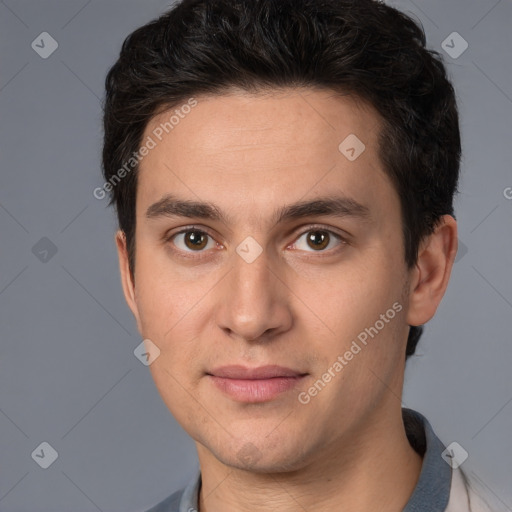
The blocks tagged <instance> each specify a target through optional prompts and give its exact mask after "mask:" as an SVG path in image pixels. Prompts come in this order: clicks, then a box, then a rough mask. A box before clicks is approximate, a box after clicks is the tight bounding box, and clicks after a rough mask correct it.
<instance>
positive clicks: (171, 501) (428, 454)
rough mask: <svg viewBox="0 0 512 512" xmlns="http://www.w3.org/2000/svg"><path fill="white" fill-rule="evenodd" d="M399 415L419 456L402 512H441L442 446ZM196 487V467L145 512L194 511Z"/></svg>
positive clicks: (444, 500)
mask: <svg viewBox="0 0 512 512" xmlns="http://www.w3.org/2000/svg"><path fill="white" fill-rule="evenodd" d="M402 417H403V420H404V425H405V430H406V433H407V438H408V440H409V443H410V444H411V446H412V447H413V448H414V449H415V450H416V452H418V453H419V454H420V455H421V456H422V457H423V465H422V467H421V473H420V477H419V480H418V483H417V485H416V488H415V489H414V492H413V493H412V495H411V497H410V499H409V501H408V502H407V505H406V506H405V508H404V509H403V512H443V511H445V510H446V507H447V505H448V499H449V497H450V486H451V480H452V469H451V467H450V466H449V465H448V464H447V463H446V462H445V461H444V460H443V458H442V457H441V453H442V452H443V450H444V449H445V446H444V445H443V443H442V442H441V441H440V439H439V438H438V437H437V436H436V434H435V433H434V431H433V429H432V427H431V425H430V423H429V422H428V421H427V419H426V418H425V417H424V416H423V415H421V414H420V413H419V412H416V411H413V410H412V409H406V408H403V409H402ZM200 487H201V472H200V470H198V471H197V472H196V475H195V476H194V478H193V479H192V480H191V481H190V482H189V483H188V485H187V486H186V487H185V488H184V489H182V490H181V491H177V492H175V493H174V494H173V495H171V496H169V498H167V499H166V500H165V501H163V502H161V503H160V504H159V505H157V506H156V507H154V508H152V509H150V510H149V511H148V512H197V510H198V497H199V489H200Z"/></svg>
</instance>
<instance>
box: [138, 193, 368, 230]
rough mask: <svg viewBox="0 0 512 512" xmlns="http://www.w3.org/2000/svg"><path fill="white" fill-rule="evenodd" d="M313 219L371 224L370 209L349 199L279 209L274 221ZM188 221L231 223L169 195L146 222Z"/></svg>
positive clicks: (213, 210) (207, 207)
mask: <svg viewBox="0 0 512 512" xmlns="http://www.w3.org/2000/svg"><path fill="white" fill-rule="evenodd" d="M311 216H332V217H339V218H343V217H354V218H358V219H361V220H365V221H369V220H370V219H371V215H370V209H369V208H368V207H367V206H364V205H362V204H360V203H358V202H357V201H356V200H354V199H351V198H349V197H338V196H336V197H331V196H328V197H320V198H317V199H313V200H310V201H299V202H297V203H292V204H289V205H286V206H282V207H281V208H278V209H277V210H276V211H275V212H274V214H273V216H272V218H271V221H272V222H274V223H275V224H279V223H282V222H286V221H290V220H296V219H301V218H304V217H311ZM161 217H186V218H191V219H195V218H198V219H206V220H215V221H220V222H223V223H229V219H228V217H227V215H225V214H224V213H222V211H221V210H220V209H219V208H218V207H217V206H216V205H215V204H213V203H210V202H201V201H190V200H183V199H179V198H177V197H175V196H173V195H166V196H164V197H163V198H162V199H160V200H159V201H157V202H156V203H154V204H152V205H151V206H150V207H149V208H148V209H147V210H146V218H148V219H156V218H161Z"/></svg>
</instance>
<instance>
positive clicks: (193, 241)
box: [184, 231, 208, 251]
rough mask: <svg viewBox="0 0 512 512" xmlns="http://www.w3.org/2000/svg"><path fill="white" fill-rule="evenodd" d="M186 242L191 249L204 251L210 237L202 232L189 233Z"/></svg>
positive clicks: (186, 234) (186, 235)
mask: <svg viewBox="0 0 512 512" xmlns="http://www.w3.org/2000/svg"><path fill="white" fill-rule="evenodd" d="M184 241H185V245H186V246H187V247H188V248H189V249H192V250H194V251H195V250H196V249H204V248H205V247H206V244H207V243H208V235H207V234H206V233H203V232H201V231H187V232H186V233H185V240H184Z"/></svg>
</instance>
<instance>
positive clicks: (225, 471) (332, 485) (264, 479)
mask: <svg viewBox="0 0 512 512" xmlns="http://www.w3.org/2000/svg"><path fill="white" fill-rule="evenodd" d="M393 413H394V414H393V416H392V417H390V415H387V416H386V417H384V419H381V420H380V421H379V420H378V418H376V417H375V414H372V418H369V419H368V421H366V422H365V424H366V425H368V427H366V428H364V429H363V430H362V429H361V426H360V425H358V427H357V428H354V429H353V431H352V432H347V433H346V434H345V435H344V436H343V437H341V438H339V439H337V440H336V442H335V443H333V444H332V445H329V446H324V447H322V450H321V453H316V454H315V459H314V461H312V462H310V463H309V464H307V465H305V466H303V467H301V468H300V469H298V470H294V471H289V472H275V473H254V472H250V471H246V470H242V469H238V468H234V467H229V466H226V465H224V464H223V463H221V462H220V461H219V460H218V459H216V458H215V457H214V456H213V454H212V453H211V452H210V451H209V450H207V449H206V448H205V447H204V446H202V445H200V444H198V445H197V449H198V455H199V461H200V467H201V479H202V485H201V491H200V495H199V512H259V511H262V512H263V511H268V510H280V512H296V511H297V510H315V511H318V512H320V511H331V510H337V511H341V512H344V511H352V510H360V511H366V510H368V511H370V510H372V511H373V510H376V509H378V510H380V511H382V512H397V511H401V510H403V508H404V507H405V506H406V504H407V501H408V500H409V498H410V496H411V494H412V492H413V490H414V488H415V486H416V484H417V481H418V478H419V474H420V471H421V464H422V458H421V457H420V456H419V455H418V454H417V453H416V452H415V451H414V449H413V448H412V447H411V445H410V444H409V442H408V440H407V436H406V434H405V429H404V426H403V422H402V416H401V411H399V414H397V412H396V410H395V411H393Z"/></svg>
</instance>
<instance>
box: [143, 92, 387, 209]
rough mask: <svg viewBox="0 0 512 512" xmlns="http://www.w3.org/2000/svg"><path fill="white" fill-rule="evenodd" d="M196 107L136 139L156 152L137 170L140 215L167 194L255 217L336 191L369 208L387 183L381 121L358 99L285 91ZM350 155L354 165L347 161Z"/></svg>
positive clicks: (170, 114)
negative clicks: (245, 210) (255, 212)
mask: <svg viewBox="0 0 512 512" xmlns="http://www.w3.org/2000/svg"><path fill="white" fill-rule="evenodd" d="M194 102H195V106H193V107H192V108H189V107H187V105H190V104H193V103H191V102H190V101H187V100H185V101H184V102H183V103H182V104H181V105H175V106H173V107H172V108H171V109H169V110H167V111H165V112H162V113H161V114H159V115H157V116H155V117H154V118H152V119H151V121H150V122H149V123H148V125H147V127H146V130H145V133H144V136H143V141H146V140H148V138H150V139H152V141H153V142H154V147H153V149H151V151H149V153H148V154H147V156H145V157H144V159H143V161H141V163H140V166H139V180H138V192H137V195H138V200H137V203H138V205H137V206H138V208H139V205H140V207H141V208H142V207H144V206H145V207H147V205H148V204H149V203H150V202H155V201H157V200H158V199H160V198H161V197H162V196H164V195H165V194H166V193H173V194H177V195H180V196H182V197H190V198H192V199H198V198H201V199H204V200H208V201H211V202H216V199H217V200H218V202H219V203H222V202H223V201H224V204H225V205H227V204H228V202H229V206H230V207H234V206H235V205H238V206H240V207H244V206H246V207H248V205H249V204H251V205H252V207H255V208H258V209H259V211H263V209H264V208H265V206H266V205H268V204H270V203H273V204H277V203H280V204H283V203H284V202H286V200H285V199H289V200H290V201H292V200H294V201H296V200H297V199H299V198H301V197H303V196H306V195H308V194H310V195H311V194H312V195H314V194H315V193H316V192H315V191H317V192H318V194H320V195H325V193H326V192H332V191H333V190H334V189H336V190H337V191H339V192H340V193H343V195H345V196H357V195H358V196H359V198H360V199H361V200H365V201H366V202H372V201H375V199H376V198H375V197H374V196H375V195H376V194H377V195H378V194H379V185H381V186H382V185H384V186H389V182H388V180H387V177H386V176H385V174H384V173H383V171H382V168H381V164H380V161H379V154H378V136H379V131H380V129H381V128H380V127H381V123H380V117H379V115H378V114H377V112H376V111H375V110H374V109H373V108H372V107H371V106H370V105H368V104H367V103H365V102H363V101H361V100H359V99H358V98H355V97H353V96H349V95H339V94H336V93H334V92H333V91H326V90H312V89H298V90H297V89H293V90H292V89H289V90H280V91H270V92H266V93H258V94H249V93H247V92H236V93H230V94H225V95H217V96H198V97H196V98H194ZM346 141H348V142H346ZM347 149H348V150H349V152H348V153H345V154H344V153H343V151H345V152H346V150H347ZM354 151H355V152H356V155H355V156H356V157H357V158H355V159H353V158H348V157H347V156H349V157H353V156H354ZM358 153H360V155H359V156H358Z"/></svg>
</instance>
